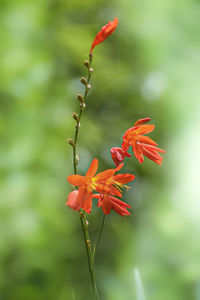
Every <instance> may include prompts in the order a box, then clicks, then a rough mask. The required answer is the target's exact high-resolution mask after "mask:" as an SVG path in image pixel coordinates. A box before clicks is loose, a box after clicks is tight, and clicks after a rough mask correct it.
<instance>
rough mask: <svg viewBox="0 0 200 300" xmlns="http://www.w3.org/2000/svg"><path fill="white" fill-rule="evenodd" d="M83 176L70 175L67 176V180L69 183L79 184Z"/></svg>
mask: <svg viewBox="0 0 200 300" xmlns="http://www.w3.org/2000/svg"><path fill="white" fill-rule="evenodd" d="M83 179H84V177H83V176H81V175H70V176H68V177H67V180H68V182H69V183H70V184H72V185H75V186H79V185H81V184H82V182H83Z"/></svg>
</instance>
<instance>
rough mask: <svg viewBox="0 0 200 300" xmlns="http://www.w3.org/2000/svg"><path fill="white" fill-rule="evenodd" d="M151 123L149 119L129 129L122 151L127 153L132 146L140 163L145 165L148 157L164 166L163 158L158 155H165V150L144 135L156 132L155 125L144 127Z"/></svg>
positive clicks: (138, 122)
mask: <svg viewBox="0 0 200 300" xmlns="http://www.w3.org/2000/svg"><path fill="white" fill-rule="evenodd" d="M148 121H150V119H149V118H145V119H140V120H138V121H137V122H136V123H135V124H134V126H133V127H131V128H129V129H128V130H127V131H126V132H125V134H124V136H123V143H122V149H123V150H124V151H127V150H128V149H129V147H130V146H132V149H133V153H134V155H135V157H136V158H137V159H138V161H139V163H143V161H144V156H143V155H145V156H146V157H148V158H149V159H151V160H152V161H154V162H155V163H157V164H158V165H161V164H162V161H163V158H162V156H161V155H160V154H159V153H158V152H161V153H165V151H164V150H163V149H160V148H158V147H157V145H158V144H157V143H156V142H154V141H153V140H152V139H151V138H150V137H148V136H146V135H144V134H147V133H150V132H151V131H153V130H154V128H155V126H154V125H143V124H144V123H146V122H148Z"/></svg>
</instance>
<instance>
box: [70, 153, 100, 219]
mask: <svg viewBox="0 0 200 300" xmlns="http://www.w3.org/2000/svg"><path fill="white" fill-rule="evenodd" d="M97 169H98V160H97V159H96V158H95V159H94V160H93V161H92V163H91V165H90V167H89V169H88V171H87V173H86V174H85V176H81V175H70V176H68V177H67V180H68V182H69V183H71V184H72V185H74V186H78V187H79V188H78V190H75V191H73V192H71V193H70V194H69V196H68V200H67V202H66V204H67V205H68V206H69V207H71V208H73V209H74V210H78V211H79V210H80V209H81V208H82V209H83V210H85V211H86V212H87V213H88V214H89V213H90V212H91V207H92V190H93V189H95V186H94V179H93V177H94V175H95V174H96V172H97Z"/></svg>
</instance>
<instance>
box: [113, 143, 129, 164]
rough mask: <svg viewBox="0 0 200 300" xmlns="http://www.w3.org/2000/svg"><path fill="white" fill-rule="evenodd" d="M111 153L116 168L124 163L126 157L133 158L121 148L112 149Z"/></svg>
mask: <svg viewBox="0 0 200 300" xmlns="http://www.w3.org/2000/svg"><path fill="white" fill-rule="evenodd" d="M110 152H111V156H112V159H113V161H114V163H115V165H116V166H118V165H119V164H120V163H121V162H123V161H124V158H125V157H126V156H127V157H130V156H131V155H130V154H129V153H128V152H126V151H125V150H123V149H122V148H120V147H114V148H111V150H110Z"/></svg>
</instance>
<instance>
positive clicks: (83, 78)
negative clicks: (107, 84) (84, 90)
mask: <svg viewBox="0 0 200 300" xmlns="http://www.w3.org/2000/svg"><path fill="white" fill-rule="evenodd" d="M80 81H81V83H82V84H84V85H87V80H86V78H85V77H81V79H80Z"/></svg>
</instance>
